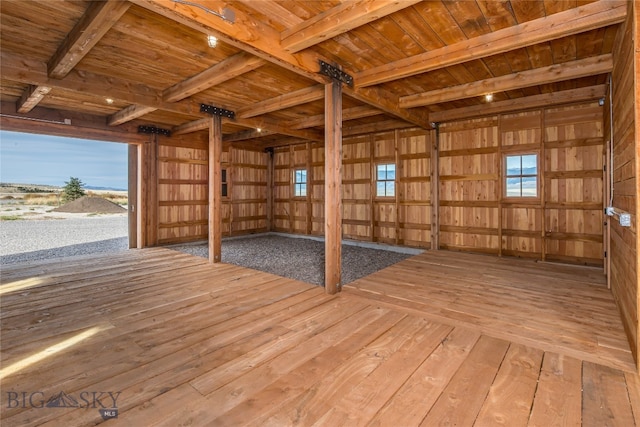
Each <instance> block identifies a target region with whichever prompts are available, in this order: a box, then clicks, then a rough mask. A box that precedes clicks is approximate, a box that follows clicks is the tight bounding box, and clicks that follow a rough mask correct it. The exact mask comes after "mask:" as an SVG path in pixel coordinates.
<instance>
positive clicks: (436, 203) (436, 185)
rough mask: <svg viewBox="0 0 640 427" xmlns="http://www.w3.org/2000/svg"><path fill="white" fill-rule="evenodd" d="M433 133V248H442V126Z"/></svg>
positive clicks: (437, 126)
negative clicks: (439, 150) (440, 148)
mask: <svg viewBox="0 0 640 427" xmlns="http://www.w3.org/2000/svg"><path fill="white" fill-rule="evenodd" d="M439 126H440V125H439V124H436V129H435V131H434V132H432V133H431V135H432V137H431V159H430V161H429V163H431V180H430V182H431V250H434V251H437V250H438V249H440V156H439V155H438V148H439V147H438V145H439V144H440V128H439Z"/></svg>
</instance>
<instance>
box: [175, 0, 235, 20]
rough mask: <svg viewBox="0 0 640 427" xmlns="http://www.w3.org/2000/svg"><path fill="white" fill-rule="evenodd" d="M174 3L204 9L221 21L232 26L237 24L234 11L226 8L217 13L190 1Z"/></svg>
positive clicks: (178, 0) (182, 0)
mask: <svg viewBox="0 0 640 427" xmlns="http://www.w3.org/2000/svg"><path fill="white" fill-rule="evenodd" d="M173 2H174V3H181V4H186V5H187V6H193V7H197V8H198V9H202V10H204V11H205V12H207V13H210V14H212V15H213V16H217V17H218V18H220V19H223V20H224V21H227V22H228V23H230V24H234V23H235V22H236V14H235V12H234V11H233V10H231V9H229V8H227V7H225V8H223V9H222V12H217V11H215V10H213V9H209V8H208V7H206V6H203V5H201V4H198V3H194V2H190V1H185V0H173Z"/></svg>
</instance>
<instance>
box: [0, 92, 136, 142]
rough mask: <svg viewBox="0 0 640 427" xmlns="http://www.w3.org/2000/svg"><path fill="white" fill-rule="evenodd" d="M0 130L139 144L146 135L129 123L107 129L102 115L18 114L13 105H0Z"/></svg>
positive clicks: (37, 110) (45, 110) (39, 111)
mask: <svg viewBox="0 0 640 427" xmlns="http://www.w3.org/2000/svg"><path fill="white" fill-rule="evenodd" d="M0 111H1V114H0V129H3V130H7V131H12V132H25V133H39V134H44V135H53V136H64V137H70V138H84V139H95V140H97V141H112V142H126V143H130V144H133V143H136V144H137V143H141V142H143V141H145V140H146V139H148V135H142V134H138V133H137V132H136V131H137V126H136V124H135V123H132V124H130V125H128V126H123V127H109V126H107V124H106V123H105V120H104V117H103V116H97V115H91V114H84V113H76V112H72V111H62V110H57V109H56V110H54V109H51V108H45V107H39V106H36V107H35V108H33V109H32V110H31V111H29V112H28V113H20V112H18V111H17V109H16V103H15V102H7V101H4V102H2V103H0Z"/></svg>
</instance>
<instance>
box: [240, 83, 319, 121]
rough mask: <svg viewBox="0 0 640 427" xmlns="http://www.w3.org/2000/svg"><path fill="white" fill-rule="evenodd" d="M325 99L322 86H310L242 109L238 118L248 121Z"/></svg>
mask: <svg viewBox="0 0 640 427" xmlns="http://www.w3.org/2000/svg"><path fill="white" fill-rule="evenodd" d="M323 97H324V87H323V86H322V85H316V86H310V87H306V88H304V89H300V90H297V91H295V92H290V93H287V94H284V95H280V96H277V97H275V98H271V99H267V100H265V101H262V102H258V103H256V104H253V105H251V106H250V107H247V108H242V109H240V110H238V111H237V112H236V116H237V117H240V118H243V119H246V118H249V117H255V116H259V115H261V114H266V113H270V112H272V111H278V110H283V109H285V108H291V107H295V106H297V105H302V104H306V103H308V102H313V101H319V100H321V99H322V98H323Z"/></svg>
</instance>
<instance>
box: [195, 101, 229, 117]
mask: <svg viewBox="0 0 640 427" xmlns="http://www.w3.org/2000/svg"><path fill="white" fill-rule="evenodd" d="M200 112H201V113H208V114H211V115H212V116H221V117H228V118H230V119H235V118H236V113H234V112H233V111H230V110H225V109H224V108H220V107H214V106H213V105H208V104H200Z"/></svg>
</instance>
